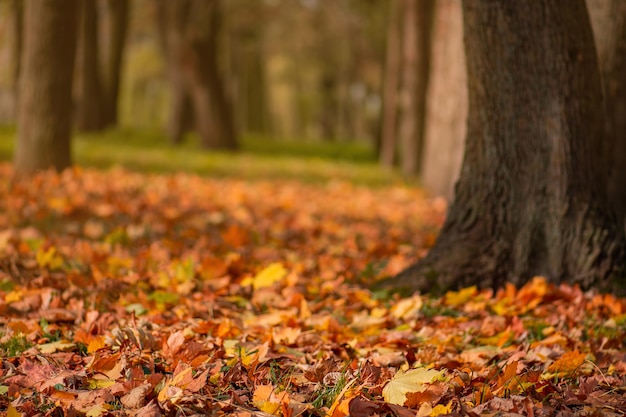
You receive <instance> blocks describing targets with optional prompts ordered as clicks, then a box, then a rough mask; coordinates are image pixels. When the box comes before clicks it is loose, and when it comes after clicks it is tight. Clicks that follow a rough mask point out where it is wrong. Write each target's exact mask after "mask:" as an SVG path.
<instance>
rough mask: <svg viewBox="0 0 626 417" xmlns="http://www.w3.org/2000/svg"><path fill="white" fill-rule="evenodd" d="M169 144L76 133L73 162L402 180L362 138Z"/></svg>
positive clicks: (148, 136)
mask: <svg viewBox="0 0 626 417" xmlns="http://www.w3.org/2000/svg"><path fill="white" fill-rule="evenodd" d="M14 139H15V129H14V128H11V127H0V160H4V161H11V160H12V158H13V146H14ZM187 139H188V140H187V141H186V142H185V143H184V144H182V145H180V146H174V145H172V144H171V143H169V142H168V140H167V138H166V137H165V136H164V135H163V134H162V133H160V132H151V131H131V130H123V129H118V130H109V131H106V132H103V133H98V134H84V133H77V134H75V137H74V139H73V143H72V148H73V160H74V163H75V164H77V165H80V166H85V167H95V168H100V169H108V168H111V167H115V166H121V167H124V168H127V169H131V170H137V171H142V172H152V173H172V172H187V173H194V174H199V175H203V176H212V177H230V178H240V179H294V180H299V181H304V182H325V181H329V180H334V179H338V180H344V181H350V182H354V183H357V184H363V185H370V186H385V185H389V184H392V183H402V182H404V179H403V178H402V177H401V176H400V175H399V174H397V173H396V172H393V171H389V170H384V169H381V168H380V167H379V166H378V164H377V162H376V158H375V155H374V152H373V151H372V149H370V147H368V146H367V145H366V144H363V143H353V142H342V143H325V142H310V141H308V142H307V141H295V140H290V141H287V140H276V139H271V138H263V137H259V136H252V135H248V136H244V137H243V138H242V140H241V149H240V150H239V151H238V152H228V151H208V150H202V149H200V147H199V145H198V140H197V138H196V137H195V135H189V137H188V138H187Z"/></svg>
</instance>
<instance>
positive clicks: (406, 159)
mask: <svg viewBox="0 0 626 417" xmlns="http://www.w3.org/2000/svg"><path fill="white" fill-rule="evenodd" d="M433 6H434V3H433V0H404V10H403V11H404V24H403V45H402V56H403V62H402V98H401V104H402V113H401V119H400V128H399V129H400V130H399V139H400V143H401V145H402V158H401V165H402V172H403V173H404V174H406V175H413V174H417V173H418V172H420V170H421V161H422V149H423V144H424V120H425V114H426V88H427V87H428V77H429V73H430V44H431V39H430V34H431V27H432V17H433V9H434V7H433Z"/></svg>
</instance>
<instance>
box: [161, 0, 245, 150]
mask: <svg viewBox="0 0 626 417" xmlns="http://www.w3.org/2000/svg"><path fill="white" fill-rule="evenodd" d="M160 8H161V13H160V14H161V16H162V19H163V22H164V27H165V39H164V43H165V47H166V50H167V59H168V60H169V62H170V64H169V65H170V67H169V68H170V69H169V72H170V80H172V81H173V83H172V85H173V94H172V96H173V100H174V103H173V104H174V105H175V106H178V107H176V108H174V111H173V112H172V114H173V115H174V116H177V117H176V118H175V119H174V118H173V123H171V133H174V134H178V133H179V132H180V131H182V129H176V128H177V127H181V126H183V127H184V126H185V124H186V122H187V120H189V117H187V114H186V113H185V110H186V109H187V101H186V100H187V97H189V100H190V103H191V107H192V109H193V120H194V123H195V128H196V130H197V132H198V134H199V136H200V142H201V144H202V146H203V147H205V148H212V149H218V148H223V149H235V148H236V147H237V138H236V133H235V127H234V119H233V116H232V108H231V104H230V102H229V100H228V98H227V96H226V91H225V90H224V86H223V81H222V77H221V75H220V73H219V68H218V56H219V50H218V33H219V27H220V23H221V22H220V19H221V13H220V1H219V0H210V1H209V0H177V1H176V2H170V1H167V0H162V1H161V2H160ZM172 127H173V128H172ZM176 139H177V136H174V140H176Z"/></svg>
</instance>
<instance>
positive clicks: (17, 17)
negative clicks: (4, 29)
mask: <svg viewBox="0 0 626 417" xmlns="http://www.w3.org/2000/svg"><path fill="white" fill-rule="evenodd" d="M11 12H12V13H11V18H12V25H13V27H12V29H13V45H12V48H11V49H12V50H11V54H12V57H11V62H12V64H13V68H12V74H11V75H12V77H13V89H14V92H13V96H14V100H15V114H16V115H17V102H18V91H19V87H18V86H19V80H20V65H21V62H22V59H21V55H22V48H23V43H24V1H23V0H13V1H12V7H11Z"/></svg>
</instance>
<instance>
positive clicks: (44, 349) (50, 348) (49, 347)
mask: <svg viewBox="0 0 626 417" xmlns="http://www.w3.org/2000/svg"><path fill="white" fill-rule="evenodd" d="M75 346H76V345H75V344H74V343H72V342H68V341H66V340H58V341H56V342H50V343H44V344H42V345H38V346H37V348H38V349H39V351H40V352H41V353H48V354H49V353H55V352H65V351H68V350H71V349H74V347H75Z"/></svg>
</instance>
